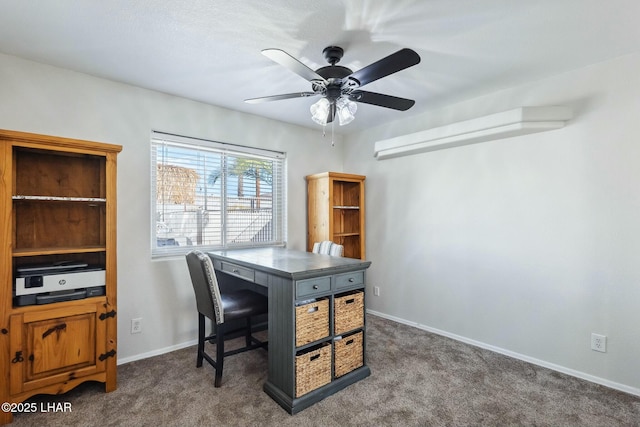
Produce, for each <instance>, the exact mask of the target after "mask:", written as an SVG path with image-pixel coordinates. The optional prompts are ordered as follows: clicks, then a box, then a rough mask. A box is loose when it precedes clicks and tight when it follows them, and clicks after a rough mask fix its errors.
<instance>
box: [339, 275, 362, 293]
mask: <svg viewBox="0 0 640 427" xmlns="http://www.w3.org/2000/svg"><path fill="white" fill-rule="evenodd" d="M363 283H364V271H354V272H353V273H346V274H339V275H337V276H336V289H340V288H348V287H350V286H356V285H362V284H363Z"/></svg>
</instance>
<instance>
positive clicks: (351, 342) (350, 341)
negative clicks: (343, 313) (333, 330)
mask: <svg viewBox="0 0 640 427" xmlns="http://www.w3.org/2000/svg"><path fill="white" fill-rule="evenodd" d="M349 344H353V339H350V340H349V341H347V342H346V343H345V344H344V345H349Z"/></svg>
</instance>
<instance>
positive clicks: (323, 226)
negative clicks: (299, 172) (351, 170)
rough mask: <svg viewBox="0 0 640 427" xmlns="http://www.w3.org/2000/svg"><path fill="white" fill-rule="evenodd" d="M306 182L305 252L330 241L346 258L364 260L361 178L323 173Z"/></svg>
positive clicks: (308, 178) (363, 214)
mask: <svg viewBox="0 0 640 427" xmlns="http://www.w3.org/2000/svg"><path fill="white" fill-rule="evenodd" d="M306 180H307V250H308V251H309V252H310V251H311V249H312V248H313V244H314V243H315V242H321V241H324V240H331V241H332V242H334V243H337V244H340V245H343V246H344V256H345V257H347V258H358V259H365V246H364V244H365V228H364V225H365V220H364V219H365V207H364V180H365V177H364V176H363V175H353V174H346V173H339V172H324V173H319V174H315V175H309V176H307V177H306Z"/></svg>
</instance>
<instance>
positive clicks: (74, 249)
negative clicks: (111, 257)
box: [13, 246, 107, 257]
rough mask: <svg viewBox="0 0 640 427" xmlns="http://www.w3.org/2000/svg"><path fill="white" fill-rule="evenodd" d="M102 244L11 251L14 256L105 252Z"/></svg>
mask: <svg viewBox="0 0 640 427" xmlns="http://www.w3.org/2000/svg"><path fill="white" fill-rule="evenodd" d="M106 250H107V249H106V248H105V247H104V246H82V247H69V248H29V249H15V250H14V251H13V256H14V257H27V256H37V255H58V254H79V253H92V252H106Z"/></svg>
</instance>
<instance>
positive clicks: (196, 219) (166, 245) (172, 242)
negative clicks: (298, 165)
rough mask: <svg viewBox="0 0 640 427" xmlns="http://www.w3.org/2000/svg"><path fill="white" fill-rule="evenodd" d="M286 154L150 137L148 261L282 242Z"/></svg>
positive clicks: (177, 137) (163, 135)
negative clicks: (197, 251)
mask: <svg viewBox="0 0 640 427" xmlns="http://www.w3.org/2000/svg"><path fill="white" fill-rule="evenodd" d="M284 177H285V155H284V153H279V152H275V151H268V150H261V149H255V148H250V147H244V146H239V145H231V144H223V143H220V142H213V141H206V140H201V139H194V138H186V137H181V136H176V135H170V134H164V133H159V132H153V133H152V137H151V206H152V207H153V208H152V219H151V224H152V231H151V239H152V241H151V254H152V256H153V257H159V256H169V255H180V254H185V253H187V252H188V251H189V250H191V249H193V248H194V247H198V248H200V249H204V250H212V249H225V248H233V247H253V246H276V245H284V242H285V223H286V221H285V190H284V189H285V185H284Z"/></svg>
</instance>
